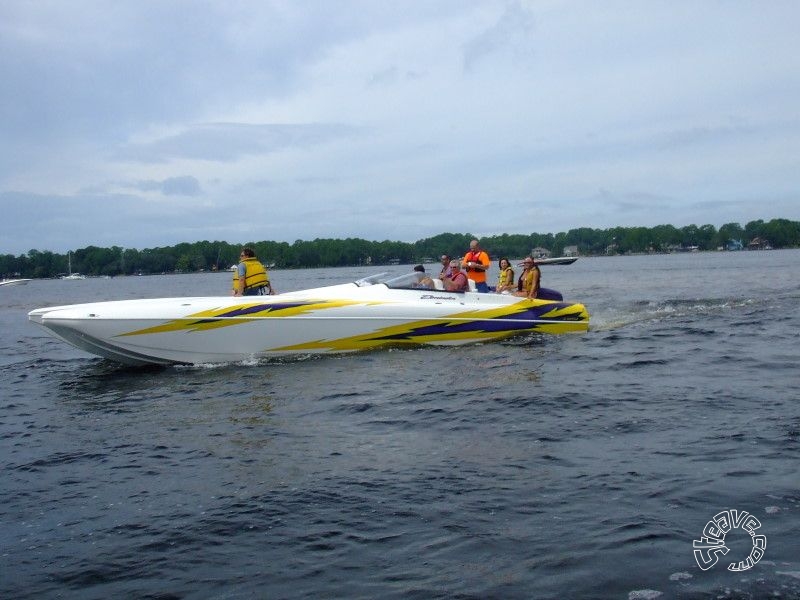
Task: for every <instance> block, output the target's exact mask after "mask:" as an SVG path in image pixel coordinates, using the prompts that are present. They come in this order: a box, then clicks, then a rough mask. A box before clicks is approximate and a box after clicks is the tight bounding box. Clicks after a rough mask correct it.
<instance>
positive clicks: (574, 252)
mask: <svg viewBox="0 0 800 600" xmlns="http://www.w3.org/2000/svg"><path fill="white" fill-rule="evenodd" d="M564 256H578V247H577V246H564Z"/></svg>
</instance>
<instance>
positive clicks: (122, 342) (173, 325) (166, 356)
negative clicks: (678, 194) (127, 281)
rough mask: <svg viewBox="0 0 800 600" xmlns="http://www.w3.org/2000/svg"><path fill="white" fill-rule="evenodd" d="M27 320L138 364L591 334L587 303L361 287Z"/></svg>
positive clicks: (39, 314) (110, 306)
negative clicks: (516, 336)
mask: <svg viewBox="0 0 800 600" xmlns="http://www.w3.org/2000/svg"><path fill="white" fill-rule="evenodd" d="M28 316H29V319H30V320H31V321H32V322H34V323H37V324H39V325H41V326H42V327H44V328H45V329H47V330H49V331H50V332H51V333H53V334H54V335H56V336H57V337H60V338H61V339H63V340H64V341H66V342H68V343H70V344H72V345H74V346H76V347H78V348H80V349H82V350H85V351H87V352H90V353H92V354H96V355H98V356H102V357H104V358H108V359H111V360H115V361H118V362H122V363H125V364H132V365H143V364H173V363H189V364H202V363H219V362H235V361H241V360H246V359H250V358H253V357H255V358H258V357H270V356H276V357H277V356H286V355H298V354H300V355H303V354H325V353H337V352H353V351H359V350H368V349H374V348H380V347H383V346H397V345H416V344H466V343H473V342H479V341H486V340H492V339H498V338H504V337H508V336H510V335H514V334H518V333H522V332H534V331H539V332H543V333H564V332H570V331H586V329H587V328H588V321H589V315H588V314H587V312H586V309H585V308H584V307H583V305H581V304H573V303H565V302H551V301H544V300H533V301H531V300H526V299H523V298H517V297H513V296H507V295H501V294H479V293H474V292H461V293H458V292H445V291H441V290H422V289H390V288H388V287H387V286H386V285H382V284H377V285H365V286H359V285H358V284H355V283H350V284H344V285H338V286H330V287H325V288H317V289H312V290H305V291H302V292H291V293H286V294H280V295H276V296H252V297H204V298H160V299H151V300H121V301H114V302H97V303H92V304H76V305H70V306H59V307H50V308H39V309H36V310H34V311H31V312H30V313H29V315H28Z"/></svg>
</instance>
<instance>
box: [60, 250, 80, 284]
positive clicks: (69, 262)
mask: <svg viewBox="0 0 800 600" xmlns="http://www.w3.org/2000/svg"><path fill="white" fill-rule="evenodd" d="M67 265H68V267H67V268H68V269H69V275H62V276H61V279H86V275H81V274H80V273H73V272H72V252H68V253H67Z"/></svg>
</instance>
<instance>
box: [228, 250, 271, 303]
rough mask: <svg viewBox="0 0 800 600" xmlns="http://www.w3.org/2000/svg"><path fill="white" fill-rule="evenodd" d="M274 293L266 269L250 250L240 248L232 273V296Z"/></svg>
mask: <svg viewBox="0 0 800 600" xmlns="http://www.w3.org/2000/svg"><path fill="white" fill-rule="evenodd" d="M274 293H275V290H274V289H273V287H272V284H271V283H270V280H269V274H267V269H266V267H264V265H262V264H261V262H260V261H259V260H258V259H257V258H256V253H255V252H254V251H253V249H252V248H242V252H241V253H240V254H239V264H238V265H236V270H235V271H234V272H233V295H234V296H260V295H267V294H268V295H272V294H274Z"/></svg>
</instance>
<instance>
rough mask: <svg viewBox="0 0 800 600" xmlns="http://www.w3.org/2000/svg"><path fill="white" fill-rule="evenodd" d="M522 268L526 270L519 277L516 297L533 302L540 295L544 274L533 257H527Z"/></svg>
mask: <svg viewBox="0 0 800 600" xmlns="http://www.w3.org/2000/svg"><path fill="white" fill-rule="evenodd" d="M522 266H523V267H524V270H523V271H522V275H520V276H519V282H518V283H517V291H516V292H514V295H515V296H521V297H523V298H527V299H528V300H533V299H534V298H536V297H537V296H538V295H539V284H540V283H541V279H542V274H541V272H540V271H539V267H537V266H536V263H535V262H534V260H533V257H532V256H528V257H526V258H525V260H524V261H523V262H522Z"/></svg>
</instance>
